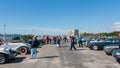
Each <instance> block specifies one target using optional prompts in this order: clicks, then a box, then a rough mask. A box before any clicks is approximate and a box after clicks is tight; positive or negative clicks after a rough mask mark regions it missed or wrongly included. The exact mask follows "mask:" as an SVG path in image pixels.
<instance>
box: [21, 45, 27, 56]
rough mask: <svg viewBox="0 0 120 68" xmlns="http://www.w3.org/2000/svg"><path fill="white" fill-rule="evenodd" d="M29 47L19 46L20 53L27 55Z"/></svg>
mask: <svg viewBox="0 0 120 68" xmlns="http://www.w3.org/2000/svg"><path fill="white" fill-rule="evenodd" d="M27 51H28V50H27V48H26V47H20V48H19V53H20V54H21V55H25V54H27Z"/></svg>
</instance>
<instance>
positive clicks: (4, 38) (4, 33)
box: [3, 24, 6, 42]
mask: <svg viewBox="0 0 120 68" xmlns="http://www.w3.org/2000/svg"><path fill="white" fill-rule="evenodd" d="M5 27H6V26H5V24H4V25H3V41H4V42H5V41H6V32H5Z"/></svg>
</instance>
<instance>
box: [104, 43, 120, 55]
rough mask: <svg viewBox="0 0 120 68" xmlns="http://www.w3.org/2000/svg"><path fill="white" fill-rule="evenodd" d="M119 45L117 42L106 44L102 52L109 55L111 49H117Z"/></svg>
mask: <svg viewBox="0 0 120 68" xmlns="http://www.w3.org/2000/svg"><path fill="white" fill-rule="evenodd" d="M119 47H120V46H119V44H110V45H106V46H104V52H105V53H106V54H108V55H111V54H112V51H113V50H115V49H118V48H119Z"/></svg>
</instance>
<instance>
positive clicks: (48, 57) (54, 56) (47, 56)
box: [37, 56, 58, 59]
mask: <svg viewBox="0 0 120 68" xmlns="http://www.w3.org/2000/svg"><path fill="white" fill-rule="evenodd" d="M57 57H58V56H45V57H39V58H37V59H42V58H57Z"/></svg>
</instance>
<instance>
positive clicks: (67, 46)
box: [60, 46, 69, 48]
mask: <svg viewBox="0 0 120 68" xmlns="http://www.w3.org/2000/svg"><path fill="white" fill-rule="evenodd" d="M66 47H69V46H60V48H66Z"/></svg>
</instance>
